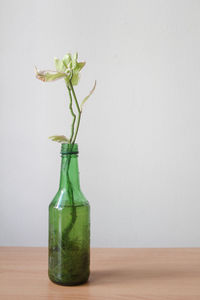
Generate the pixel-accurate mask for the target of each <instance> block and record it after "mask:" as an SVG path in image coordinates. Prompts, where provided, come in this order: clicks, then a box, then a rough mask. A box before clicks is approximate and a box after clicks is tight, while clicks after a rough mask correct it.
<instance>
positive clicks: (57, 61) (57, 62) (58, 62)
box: [54, 57, 66, 73]
mask: <svg viewBox="0 0 200 300" xmlns="http://www.w3.org/2000/svg"><path fill="white" fill-rule="evenodd" d="M54 62H55V66H56V71H57V72H62V73H63V72H65V70H66V67H65V65H64V64H63V61H62V60H60V59H59V58H57V57H55V58H54Z"/></svg>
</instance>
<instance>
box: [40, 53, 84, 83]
mask: <svg viewBox="0 0 200 300" xmlns="http://www.w3.org/2000/svg"><path fill="white" fill-rule="evenodd" d="M77 58H78V53H75V54H74V55H73V58H72V56H71V54H70V53H68V54H66V55H65V56H64V57H63V59H62V60H60V59H58V58H57V57H55V58H54V62H55V67H56V71H48V70H47V71H39V70H37V68H35V70H36V78H38V79H39V80H42V81H44V82H48V81H55V80H57V79H60V78H64V79H65V82H66V84H67V85H69V81H71V84H72V85H77V84H78V81H79V72H80V71H81V69H82V68H83V67H84V66H85V62H78V61H77Z"/></svg>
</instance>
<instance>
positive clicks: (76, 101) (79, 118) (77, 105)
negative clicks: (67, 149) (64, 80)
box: [69, 80, 81, 144]
mask: <svg viewBox="0 0 200 300" xmlns="http://www.w3.org/2000/svg"><path fill="white" fill-rule="evenodd" d="M69 83H70V88H71V90H72V94H73V97H74V100H75V104H76V107H77V110H78V121H77V126H76V131H75V135H74V139H73V142H72V144H74V143H75V141H76V137H77V134H78V129H79V125H80V120H81V110H80V106H79V104H78V100H77V98H76V94H75V91H74V88H73V85H72V83H71V80H70V82H69Z"/></svg>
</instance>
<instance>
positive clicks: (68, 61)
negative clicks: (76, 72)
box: [62, 53, 72, 69]
mask: <svg viewBox="0 0 200 300" xmlns="http://www.w3.org/2000/svg"><path fill="white" fill-rule="evenodd" d="M62 61H63V64H64V66H65V67H66V68H67V69H68V68H71V67H72V56H71V53H67V54H65V56H64V57H63V60H62Z"/></svg>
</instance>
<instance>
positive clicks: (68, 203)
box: [48, 146, 90, 285]
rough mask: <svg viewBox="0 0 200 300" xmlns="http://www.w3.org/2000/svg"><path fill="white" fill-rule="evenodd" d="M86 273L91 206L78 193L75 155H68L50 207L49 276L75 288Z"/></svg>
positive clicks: (88, 263) (87, 271)
mask: <svg viewBox="0 0 200 300" xmlns="http://www.w3.org/2000/svg"><path fill="white" fill-rule="evenodd" d="M65 147H67V146H65ZM89 274H90V206H89V203H88V201H87V200H86V198H85V196H84V195H83V193H82V192H81V190H80V185H79V175H78V163H77V155H76V154H67V155H66V156H63V157H62V164H61V179H60V188H59V190H58V192H57V194H56V196H55V197H54V199H53V201H52V202H51V203H50V205H49V244H48V275H49V278H50V279H51V280H52V281H53V282H55V283H58V284H61V285H77V284H81V283H84V282H86V281H87V280H88V278H89Z"/></svg>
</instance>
